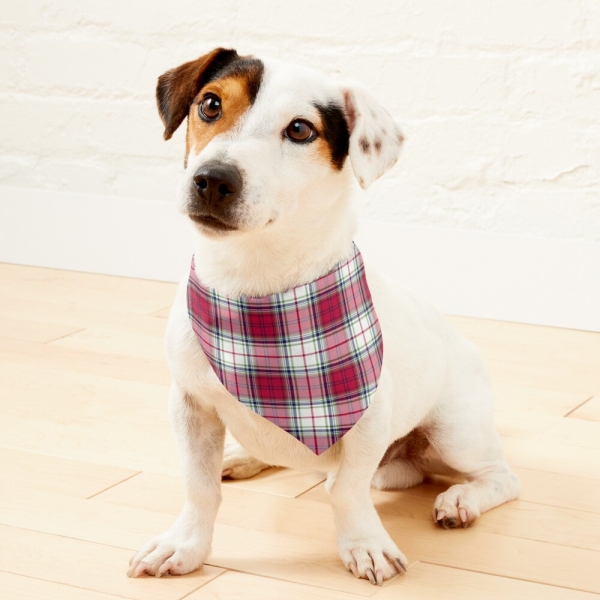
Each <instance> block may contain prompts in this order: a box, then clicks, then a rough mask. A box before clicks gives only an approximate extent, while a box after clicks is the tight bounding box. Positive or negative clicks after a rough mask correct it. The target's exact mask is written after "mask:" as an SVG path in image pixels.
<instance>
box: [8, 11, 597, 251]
mask: <svg viewBox="0 0 600 600" xmlns="http://www.w3.org/2000/svg"><path fill="white" fill-rule="evenodd" d="M217 45H223V46H229V47H236V48H238V49H239V50H240V52H242V53H256V54H259V55H260V54H266V55H275V56H279V57H281V58H284V59H289V60H293V61H296V62H300V63H303V64H307V65H314V66H317V67H319V68H320V69H322V70H324V71H325V72H327V73H330V74H332V75H336V76H339V77H342V78H354V79H358V80H361V81H362V82H363V83H365V84H366V85H367V86H368V87H369V88H370V89H371V91H372V93H373V94H374V95H375V96H376V97H378V98H379V99H380V101H381V102H382V103H383V104H384V105H385V106H386V107H387V108H388V109H389V110H390V111H391V112H392V113H393V114H394V115H395V116H396V117H397V118H398V120H399V121H400V122H401V124H402V126H403V128H404V130H405V133H406V135H407V144H406V148H405V151H404V154H403V156H402V158H401V160H400V162H399V164H398V165H397V166H396V167H395V168H394V169H393V171H392V172H391V173H390V174H389V175H388V176H387V177H386V178H384V179H383V180H381V181H379V182H377V183H376V184H375V185H374V186H373V188H372V189H371V190H369V191H368V192H367V193H362V192H360V193H359V194H358V195H359V198H358V204H359V206H360V210H361V213H362V214H364V215H366V216H368V217H369V218H375V219H386V220H391V221H394V220H395V221H399V222H411V223H418V224H424V225H428V224H429V225H431V224H433V225H440V226H445V227H459V228H473V229H481V230H486V231H508V232H511V231H516V232H519V233H525V234H527V233H529V234H531V235H536V236H560V237H566V238H574V239H590V240H591V239H594V240H597V239H598V236H600V206H599V203H600V200H599V195H598V191H597V190H598V188H599V187H600V111H599V110H598V106H600V2H598V1H597V0H578V2H573V1H572V0H530V1H528V2H522V0H490V1H489V2H482V1H481V0H453V1H452V2H444V1H443V0H422V1H420V2H413V1H412V0H398V1H396V2H389V1H387V0H385V1H384V0H372V1H371V2H369V3H368V6H367V7H365V5H364V3H363V4H361V3H357V2H353V1H351V0H336V1H335V2H323V1H322V0H306V1H305V2H303V3H302V4H301V5H298V4H294V3H286V2H281V1H280V0H256V1H253V2H239V1H237V0H222V2H221V3H219V4H218V5H207V4H202V3H201V4H195V5H194V4H190V3H189V1H188V0H172V1H171V2H168V3H164V2H158V1H157V0H147V1H146V2H141V1H134V0H127V1H125V2H123V1H122V0H104V1H103V2H97V1H96V0H80V1H79V2H72V1H70V0H52V1H51V0H29V1H28V2H14V3H12V4H11V8H10V11H8V10H7V11H3V12H2V14H1V15H0V47H1V48H2V51H1V52H0V81H2V87H1V88H0V183H3V184H9V185H16V186H23V187H43V188H48V189H61V190H75V191H78V190H80V191H86V192H89V189H90V187H92V188H94V191H95V192H97V193H101V194H114V195H120V196H132V197H136V198H148V199H160V200H171V199H172V197H173V195H174V193H175V190H176V188H177V184H178V179H179V174H180V173H181V160H182V153H183V131H179V132H177V133H176V135H175V136H174V138H173V140H172V141H170V142H169V143H165V142H164V141H163V140H162V128H161V123H160V120H159V118H158V116H157V114H156V108H155V104H154V97H153V96H154V86H155V84H156V78H157V76H158V75H159V74H160V73H162V72H163V71H165V70H166V69H168V68H171V67H173V66H176V65H177V64H179V63H181V62H184V61H186V60H189V59H192V58H194V57H196V56H199V55H200V54H201V53H203V52H206V51H208V50H210V49H211V48H212V47H214V46H217Z"/></svg>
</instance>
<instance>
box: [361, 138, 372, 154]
mask: <svg viewBox="0 0 600 600" xmlns="http://www.w3.org/2000/svg"><path fill="white" fill-rule="evenodd" d="M358 143H359V144H360V149H361V150H362V151H363V152H364V153H365V154H370V153H371V143H370V142H369V140H368V139H367V138H366V137H361V138H360V140H358Z"/></svg>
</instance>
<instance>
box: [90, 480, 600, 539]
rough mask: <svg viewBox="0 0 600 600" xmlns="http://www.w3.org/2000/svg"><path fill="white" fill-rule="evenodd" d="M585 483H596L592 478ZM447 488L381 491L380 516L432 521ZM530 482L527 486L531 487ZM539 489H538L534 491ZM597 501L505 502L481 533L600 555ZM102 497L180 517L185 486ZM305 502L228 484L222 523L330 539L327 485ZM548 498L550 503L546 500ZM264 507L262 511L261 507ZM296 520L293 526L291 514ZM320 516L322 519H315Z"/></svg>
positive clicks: (151, 486)
mask: <svg viewBox="0 0 600 600" xmlns="http://www.w3.org/2000/svg"><path fill="white" fill-rule="evenodd" d="M585 481H586V482H588V483H590V482H592V483H595V482H593V480H590V479H587V480H585ZM446 487H447V486H441V485H434V484H425V485H421V486H417V487H415V488H411V489H409V490H403V491H377V490H373V492H372V496H373V499H374V502H375V505H376V507H377V508H378V510H379V512H380V514H382V515H383V514H386V515H389V516H390V517H396V518H397V519H398V520H399V521H401V520H405V519H408V520H410V519H421V520H424V521H426V522H428V523H429V522H430V520H431V507H432V506H433V503H434V501H435V498H436V496H437V495H438V494H439V493H440V492H442V491H444V490H445V489H446ZM527 487H528V486H527V483H525V488H526V489H527ZM534 489H535V488H534ZM595 490H596V497H595V498H594V494H593V493H590V492H593V491H594V490H593V489H591V488H587V489H586V493H585V494H582V495H583V496H584V497H585V498H586V501H587V502H588V503H589V504H590V505H592V506H593V507H594V509H595V511H596V512H591V513H590V512H588V511H580V510H575V509H573V508H565V507H560V506H551V505H549V504H548V503H546V504H537V503H535V502H527V501H525V500H520V501H515V502H511V503H509V504H504V505H502V506H500V507H498V508H496V509H494V510H493V511H490V512H488V513H486V514H485V515H484V516H483V517H482V518H481V519H480V520H479V521H478V523H477V529H478V530H480V531H487V532H489V533H497V534H501V535H506V536H513V537H521V538H525V539H530V540H537V541H546V542H551V543H556V544H563V545H565V546H573V547H575V548H588V549H590V550H598V551H600V502H599V500H600V496H599V495H598V494H597V492H598V490H600V484H598V485H596V487H595ZM98 499H100V500H103V501H106V502H113V503H116V504H120V505H123V506H132V507H136V508H141V509H144V510H155V511H159V512H165V513H168V514H172V515H176V514H177V513H178V512H179V510H180V507H181V506H182V502H183V491H182V488H181V482H180V480H179V479H178V478H175V477H164V476H157V475H154V474H150V473H140V474H139V475H137V476H136V477H133V478H131V479H128V480H127V481H124V482H123V483H121V484H119V485H117V486H115V487H113V488H111V489H109V490H107V491H106V492H103V493H102V494H100V495H99V496H98ZM300 500H301V501H300V502H295V501H289V500H286V501H283V500H281V499H270V498H260V499H257V497H256V495H255V494H254V493H252V492H248V491H247V490H244V489H241V488H232V487H229V486H223V503H222V506H221V509H220V512H219V515H218V517H217V518H218V521H219V522H220V523H223V524H227V525H235V526H239V527H250V528H253V529H259V530H265V531H271V532H274V533H275V532H277V531H283V532H285V533H289V534H291V535H303V536H307V537H316V538H320V539H329V538H331V537H333V536H334V535H335V531H334V529H333V520H332V518H331V511H330V508H329V499H328V497H327V495H326V493H325V491H324V488H323V486H322V485H320V486H318V487H317V488H314V489H313V490H311V491H310V492H308V493H306V494H305V495H303V496H302V497H301V498H300ZM544 500H546V501H547V499H546V498H544ZM258 503H260V509H257V508H256V506H257V504H258ZM292 513H293V514H294V515H295V518H294V519H293V520H292V521H291V522H288V520H289V519H288V515H289V514H292ZM314 515H319V516H318V518H316V517H315V518H313V516H314Z"/></svg>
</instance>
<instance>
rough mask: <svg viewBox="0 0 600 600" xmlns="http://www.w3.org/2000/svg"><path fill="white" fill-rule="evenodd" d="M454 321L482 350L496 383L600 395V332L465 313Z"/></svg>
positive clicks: (451, 319) (452, 318)
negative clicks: (471, 316)
mask: <svg viewBox="0 0 600 600" xmlns="http://www.w3.org/2000/svg"><path fill="white" fill-rule="evenodd" d="M450 321H451V323H452V324H453V325H454V326H455V327H456V328H457V329H458V330H459V331H460V332H461V333H463V335H465V336H466V337H468V338H469V339H471V340H472V341H474V342H475V343H476V344H477V345H478V346H479V347H480V348H481V350H482V353H483V356H484V359H485V361H486V363H487V365H488V368H489V370H490V373H491V376H492V381H501V382H503V383H510V384H514V385H523V386H527V387H534V388H538V389H548V390H554V391H560V392H565V393H574V394H584V395H585V394H587V395H588V396H589V395H592V394H595V393H600V369H598V365H599V364H600V333H595V332H589V331H576V330H572V329H559V328H553V327H541V326H536V325H524V324H519V323H506V322H502V321H492V320H486V319H469V318H466V317H451V318H450ZM574 349H576V351H574Z"/></svg>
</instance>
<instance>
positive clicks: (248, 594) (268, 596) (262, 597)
mask: <svg viewBox="0 0 600 600" xmlns="http://www.w3.org/2000/svg"><path fill="white" fill-rule="evenodd" d="M374 597H375V598H376V597H377V595H375V596H374ZM224 598H235V599H236V600H281V599H282V598H285V600H306V599H307V598H311V600H358V598H364V596H359V595H356V594H349V593H346V592H336V591H334V590H326V589H322V588H318V587H314V586H310V585H304V584H301V583H290V582H289V581H282V580H281V579H269V578H267V577H257V576H256V575H247V574H246V573H236V572H235V571H227V572H226V573H224V574H223V575H221V576H220V577H217V578H216V579H213V580H212V581H211V582H210V583H207V584H206V585H205V586H204V587H202V588H201V589H199V590H198V591H196V592H194V593H193V594H190V595H189V596H188V597H187V598H186V600H223V599H224Z"/></svg>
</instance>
